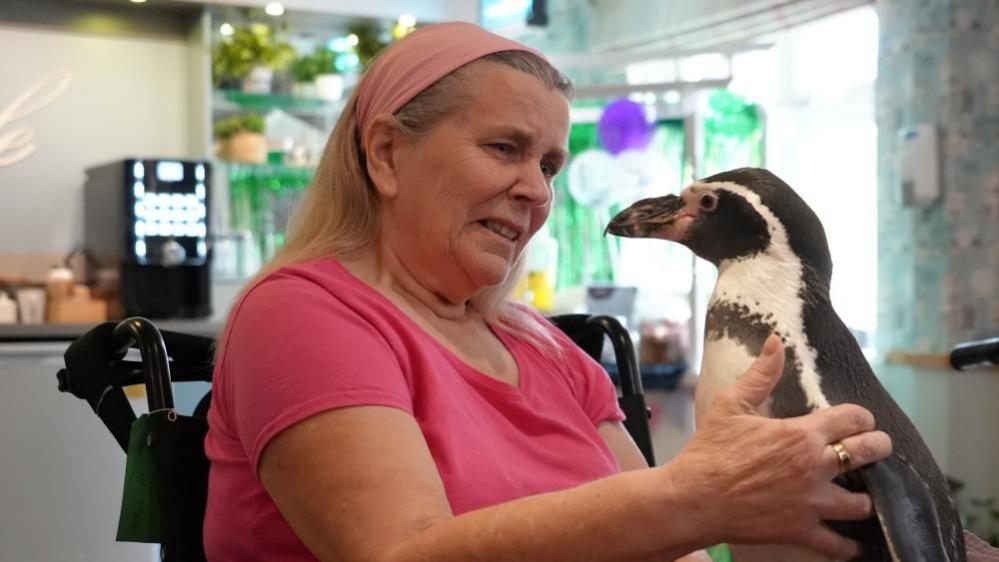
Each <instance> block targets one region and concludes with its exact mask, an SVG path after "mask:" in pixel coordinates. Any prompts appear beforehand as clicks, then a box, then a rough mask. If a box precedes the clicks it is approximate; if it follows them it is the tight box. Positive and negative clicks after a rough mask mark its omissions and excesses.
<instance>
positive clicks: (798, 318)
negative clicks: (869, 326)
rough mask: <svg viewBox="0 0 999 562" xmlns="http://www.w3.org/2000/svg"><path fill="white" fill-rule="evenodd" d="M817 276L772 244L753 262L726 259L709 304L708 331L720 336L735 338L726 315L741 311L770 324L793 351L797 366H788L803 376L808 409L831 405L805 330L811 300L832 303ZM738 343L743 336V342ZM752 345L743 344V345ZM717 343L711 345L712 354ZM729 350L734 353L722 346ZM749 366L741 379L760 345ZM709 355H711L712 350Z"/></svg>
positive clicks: (787, 251)
mask: <svg viewBox="0 0 999 562" xmlns="http://www.w3.org/2000/svg"><path fill="white" fill-rule="evenodd" d="M812 277H813V275H812V274H811V273H810V268H809V267H808V266H807V265H805V264H803V263H802V261H801V260H800V259H798V258H797V256H796V255H795V254H794V253H793V252H791V251H790V249H789V248H788V247H784V248H783V249H780V248H779V247H777V248H774V247H773V245H771V247H770V248H768V249H767V251H765V252H761V253H759V254H756V255H755V256H753V257H751V258H746V259H740V260H723V261H722V262H721V263H720V264H719V267H718V281H717V282H716V283H715V289H714V292H713V293H712V295H711V301H710V303H709V305H708V309H709V313H708V316H709V318H708V321H707V325H706V326H705V328H706V332H707V334H706V335H708V336H709V337H708V338H707V339H708V340H710V339H711V337H710V335H711V334H714V335H715V336H716V338H719V337H723V336H725V335H726V334H727V335H728V337H730V338H731V336H732V330H731V327H730V326H727V325H725V324H726V323H727V322H731V321H732V319H731V318H728V317H727V316H726V314H725V312H726V311H736V312H737V315H739V316H742V317H744V319H749V320H752V319H756V320H758V321H760V322H763V323H764V324H765V328H764V329H765V330H766V331H769V332H770V333H776V334H778V335H780V336H781V340H782V342H783V344H784V347H785V348H789V349H791V350H792V351H793V355H794V362H795V364H794V365H792V366H790V367H789V366H785V371H787V370H788V369H789V368H790V369H791V370H792V371H795V372H797V373H798V379H799V380H800V385H801V387H802V392H803V400H804V403H805V406H806V407H807V408H808V409H812V408H822V407H827V406H828V405H829V402H828V401H827V400H826V398H825V397H824V395H823V393H822V389H821V377H820V376H819V373H818V370H817V368H816V357H817V355H816V352H815V350H814V348H813V347H812V344H811V342H810V341H809V339H810V338H809V336H808V334H807V333H806V331H805V322H804V313H805V310H806V301H811V300H813V299H820V300H821V299H823V298H825V299H828V290H827V289H823V287H821V286H820V287H815V286H813V285H812V284H811V283H810V280H811V278H812ZM712 310H717V311H721V312H722V313H721V314H717V315H715V318H716V320H715V321H714V324H712V320H711V317H712V314H711V311H712ZM737 339H738V338H737ZM757 339H759V341H758V342H757V343H758V344H759V345H760V346H762V342H763V339H765V334H759V337H758V338H757ZM745 344H746V343H745V342H743V345H745ZM711 345H712V342H711V341H708V342H706V350H707V348H710V347H711ZM719 349H720V350H722V351H723V352H724V350H725V349H728V348H726V347H724V346H721V347H720V348H719ZM747 351H748V352H749V353H748V354H747V355H746V356H745V359H746V361H745V363H746V364H745V365H739V366H738V368H736V369H735V371H736V372H735V373H734V374H732V373H730V376H738V375H740V374H741V373H742V372H743V371H744V370H745V369H746V368H748V367H749V363H751V361H752V358H754V357H755V356H756V354H757V353H759V349H758V348H756V347H755V346H748V347H747ZM706 352H707V351H706Z"/></svg>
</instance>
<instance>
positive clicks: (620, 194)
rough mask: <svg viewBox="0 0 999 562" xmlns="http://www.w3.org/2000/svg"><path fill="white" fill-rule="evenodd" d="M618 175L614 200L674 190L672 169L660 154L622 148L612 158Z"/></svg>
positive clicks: (627, 202) (628, 201) (626, 200)
mask: <svg viewBox="0 0 999 562" xmlns="http://www.w3.org/2000/svg"><path fill="white" fill-rule="evenodd" d="M614 160H615V163H616V164H617V178H616V180H615V182H614V202H615V203H619V204H621V205H631V204H632V203H634V202H635V201H638V200H639V199H643V198H645V197H654V196H657V195H665V194H666V193H669V192H670V191H671V190H675V188H676V186H675V183H676V182H675V181H670V180H673V179H674V176H678V174H677V173H676V172H675V171H672V170H670V166H669V162H668V161H667V160H666V158H665V157H664V156H662V155H661V154H654V153H652V152H650V151H648V150H625V151H624V152H622V153H621V154H618V155H617V156H616V157H615V158H614Z"/></svg>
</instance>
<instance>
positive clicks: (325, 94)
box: [315, 74, 343, 102]
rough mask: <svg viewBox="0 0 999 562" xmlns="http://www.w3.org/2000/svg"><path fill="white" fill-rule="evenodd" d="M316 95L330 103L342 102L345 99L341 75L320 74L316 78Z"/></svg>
mask: <svg viewBox="0 0 999 562" xmlns="http://www.w3.org/2000/svg"><path fill="white" fill-rule="evenodd" d="M315 83H316V95H318V96H319V97H320V98H322V99H324V100H328V101H333V102H336V101H340V98H342V97H343V76H341V75H340V74H320V75H319V76H316V79H315Z"/></svg>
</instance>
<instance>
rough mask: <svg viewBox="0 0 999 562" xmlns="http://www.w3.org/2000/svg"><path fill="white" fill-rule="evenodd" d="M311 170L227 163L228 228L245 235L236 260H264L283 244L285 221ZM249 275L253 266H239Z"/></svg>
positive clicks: (259, 261) (299, 197)
mask: <svg viewBox="0 0 999 562" xmlns="http://www.w3.org/2000/svg"><path fill="white" fill-rule="evenodd" d="M314 173H315V170H313V169H312V168H294V167H290V166H283V165H275V164H269V165H254V164H230V165H229V166H228V175H229V196H230V200H231V203H230V225H229V226H230V228H231V230H232V232H234V233H238V234H240V235H242V236H244V237H245V240H246V242H245V247H242V248H240V254H241V255H240V260H242V261H244V262H246V263H249V264H256V266H257V267H259V265H260V264H262V263H264V262H266V261H267V260H269V259H270V258H271V257H273V256H274V253H275V252H276V251H277V250H278V249H279V248H280V247H281V246H283V245H284V241H285V231H286V230H287V227H288V220H289V218H290V217H291V213H292V211H293V210H294V208H295V204H296V203H298V201H299V199H301V197H302V195H303V194H304V193H305V189H306V187H308V185H309V184H310V183H312V176H313V174H314ZM240 269H241V270H243V272H244V273H245V274H247V275H252V273H253V271H249V270H255V269H256V268H255V267H246V268H244V267H242V266H241V267H240Z"/></svg>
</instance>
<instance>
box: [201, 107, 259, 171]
mask: <svg viewBox="0 0 999 562" xmlns="http://www.w3.org/2000/svg"><path fill="white" fill-rule="evenodd" d="M213 130H214V136H215V140H216V142H217V144H216V150H215V153H216V155H217V156H218V157H219V158H221V159H223V160H229V161H231V162H248V163H251V164H262V163H264V162H266V161H267V139H266V138H265V137H264V118H263V117H261V116H260V115H258V114H256V113H246V114H243V115H237V116H234V117H229V118H226V119H220V120H218V121H216V122H215V125H214V127H213Z"/></svg>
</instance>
